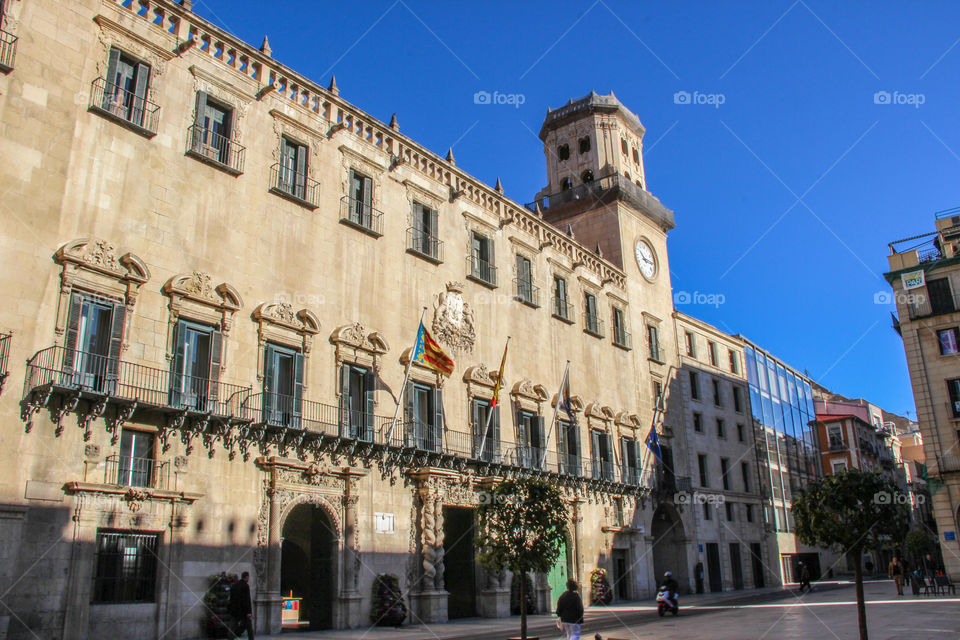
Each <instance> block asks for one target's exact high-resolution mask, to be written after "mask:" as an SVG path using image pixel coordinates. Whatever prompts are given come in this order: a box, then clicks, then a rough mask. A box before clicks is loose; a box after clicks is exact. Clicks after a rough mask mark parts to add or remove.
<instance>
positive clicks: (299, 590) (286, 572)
mask: <svg viewBox="0 0 960 640" xmlns="http://www.w3.org/2000/svg"><path fill="white" fill-rule="evenodd" d="M282 539H283V543H282V545H281V560H280V593H281V594H282V595H283V596H284V597H288V596H290V594H291V592H292V593H293V597H295V598H302V600H301V601H300V620H301V621H306V622H308V623H309V624H304V625H303V626H302V627H301V628H302V629H332V628H333V623H334V616H333V603H334V601H335V600H336V595H337V591H336V585H337V531H336V526H335V525H334V522H333V519H332V518H331V517H330V514H329V513H328V512H327V510H326V509H324V508H323V507H322V506H321V505H319V504H316V503H304V504H298V505H297V506H295V507H294V508H293V509H291V511H290V513H289V514H288V515H287V517H286V519H285V520H284V522H283V532H282Z"/></svg>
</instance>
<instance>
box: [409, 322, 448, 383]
mask: <svg viewBox="0 0 960 640" xmlns="http://www.w3.org/2000/svg"><path fill="white" fill-rule="evenodd" d="M413 361H414V362H416V363H417V364H422V365H423V366H425V367H428V368H430V369H433V370H434V371H439V372H440V373H442V374H443V375H445V376H449V375H450V374H451V373H453V360H452V359H451V358H450V356H448V355H447V354H446V353H444V352H443V349H441V348H440V345H439V344H437V341H436V340H434V339H433V336H431V335H430V333H429V332H428V331H427V328H426V327H424V326H423V323H422V322H421V323H420V330H419V331H418V332H417V343H416V345H415V346H414V348H413Z"/></svg>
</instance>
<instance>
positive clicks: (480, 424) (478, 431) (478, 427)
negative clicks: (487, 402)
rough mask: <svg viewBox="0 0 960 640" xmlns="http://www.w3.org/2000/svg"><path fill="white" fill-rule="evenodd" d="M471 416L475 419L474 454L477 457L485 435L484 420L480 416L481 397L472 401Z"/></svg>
mask: <svg viewBox="0 0 960 640" xmlns="http://www.w3.org/2000/svg"><path fill="white" fill-rule="evenodd" d="M470 416H471V419H472V420H473V456H474V457H477V456H478V455H479V453H480V445H481V443H482V442H483V436H484V429H483V428H484V420H482V419H481V417H480V400H479V398H474V399H473V402H471V403H470ZM484 454H486V447H484Z"/></svg>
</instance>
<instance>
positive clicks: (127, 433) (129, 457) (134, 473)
mask: <svg viewBox="0 0 960 640" xmlns="http://www.w3.org/2000/svg"><path fill="white" fill-rule="evenodd" d="M153 443H154V436H153V434H152V433H146V432H143V431H135V430H133V429H126V428H124V429H123V430H122V432H121V433H120V454H119V455H118V456H117V464H116V470H117V475H116V478H115V482H114V484H119V485H123V486H125V487H152V486H154V467H155V466H156V459H155V458H154V452H153Z"/></svg>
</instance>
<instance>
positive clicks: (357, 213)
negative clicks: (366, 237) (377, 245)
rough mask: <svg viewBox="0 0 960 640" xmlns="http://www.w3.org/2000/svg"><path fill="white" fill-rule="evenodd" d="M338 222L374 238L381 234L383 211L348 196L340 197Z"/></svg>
mask: <svg viewBox="0 0 960 640" xmlns="http://www.w3.org/2000/svg"><path fill="white" fill-rule="evenodd" d="M340 222H342V223H344V224H346V225H349V226H351V227H354V228H355V229H359V230H360V231H363V232H364V233H368V234H370V235H371V236H374V237H376V238H379V237H380V236H382V235H383V212H382V211H378V210H377V209H374V208H373V207H371V206H370V205H369V204H367V203H365V202H363V201H362V200H357V199H356V198H351V197H350V196H343V197H342V198H340Z"/></svg>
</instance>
